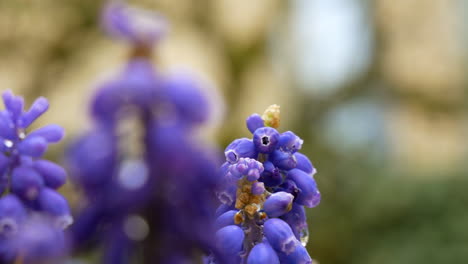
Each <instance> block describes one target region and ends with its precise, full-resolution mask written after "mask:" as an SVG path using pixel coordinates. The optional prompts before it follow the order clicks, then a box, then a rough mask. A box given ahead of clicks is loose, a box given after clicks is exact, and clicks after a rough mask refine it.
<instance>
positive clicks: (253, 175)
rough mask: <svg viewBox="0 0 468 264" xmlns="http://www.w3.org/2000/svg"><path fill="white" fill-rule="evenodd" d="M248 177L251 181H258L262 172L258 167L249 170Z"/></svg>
mask: <svg viewBox="0 0 468 264" xmlns="http://www.w3.org/2000/svg"><path fill="white" fill-rule="evenodd" d="M246 178H247V180H248V181H251V182H252V181H256V180H258V178H260V173H259V172H258V170H256V169H253V170H249V172H248V173H247V177H246Z"/></svg>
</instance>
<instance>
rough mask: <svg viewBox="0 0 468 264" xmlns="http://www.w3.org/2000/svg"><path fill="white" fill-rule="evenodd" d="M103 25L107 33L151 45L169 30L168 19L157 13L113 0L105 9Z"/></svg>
mask: <svg viewBox="0 0 468 264" xmlns="http://www.w3.org/2000/svg"><path fill="white" fill-rule="evenodd" d="M102 25H103V27H104V29H105V30H106V31H107V33H108V34H109V35H111V36H113V37H116V38H118V39H122V40H124V41H126V42H129V43H131V44H135V45H143V46H151V45H153V44H155V43H156V42H157V41H158V40H159V39H161V38H162V37H163V36H164V34H165V32H166V31H167V27H168V26H167V23H166V21H165V20H164V19H163V18H162V17H161V16H160V15H159V14H157V13H155V12H150V11H147V10H142V9H137V8H134V7H130V6H127V5H125V4H124V3H120V2H111V3H110V4H108V5H107V7H106V8H105V10H104V14H103V17H102Z"/></svg>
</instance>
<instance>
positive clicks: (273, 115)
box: [262, 104, 280, 128]
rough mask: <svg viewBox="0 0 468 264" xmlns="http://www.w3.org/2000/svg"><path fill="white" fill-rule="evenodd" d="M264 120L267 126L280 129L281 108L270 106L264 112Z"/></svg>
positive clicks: (274, 105)
mask: <svg viewBox="0 0 468 264" xmlns="http://www.w3.org/2000/svg"><path fill="white" fill-rule="evenodd" d="M262 119H263V121H264V122H265V126H269V127H272V128H278V127H279V125H280V106H279V105H277V104H273V105H270V106H269V107H268V108H267V109H266V110H265V112H263V115H262Z"/></svg>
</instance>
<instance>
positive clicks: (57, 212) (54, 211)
mask: <svg viewBox="0 0 468 264" xmlns="http://www.w3.org/2000/svg"><path fill="white" fill-rule="evenodd" d="M37 201H38V203H39V208H40V209H41V210H42V211H44V212H47V213H49V214H50V215H52V216H53V217H54V221H55V224H56V225H57V227H58V228H61V229H65V228H66V227H68V226H69V225H70V224H71V223H73V218H72V217H71V214H70V207H69V206H68V203H67V200H65V198H64V197H63V196H62V195H61V194H59V193H58V192H56V191H54V190H52V189H50V188H42V190H41V192H40V193H39V196H38V197H37Z"/></svg>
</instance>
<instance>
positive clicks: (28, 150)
mask: <svg viewBox="0 0 468 264" xmlns="http://www.w3.org/2000/svg"><path fill="white" fill-rule="evenodd" d="M18 150H19V152H20V154H22V155H28V156H31V157H36V158H38V157H41V156H42V154H44V152H45V151H46V150H47V141H46V139H45V138H43V137H40V136H28V137H26V138H25V139H24V140H23V141H21V142H20V143H19V144H18Z"/></svg>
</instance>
